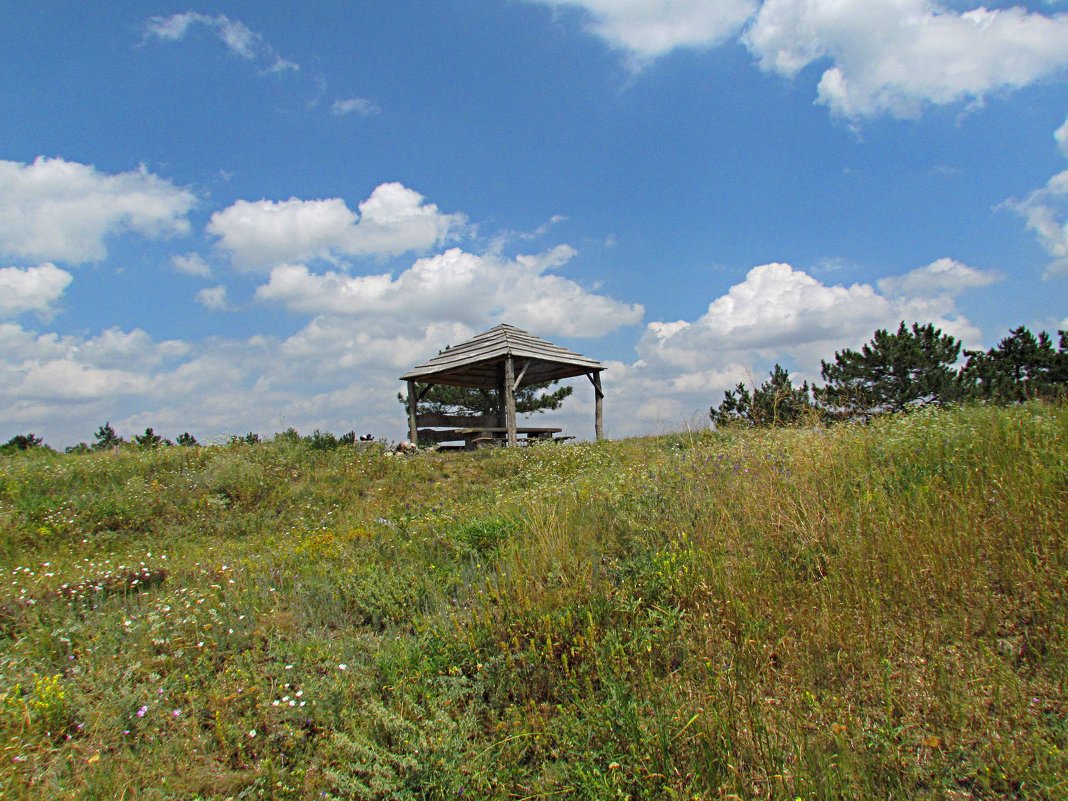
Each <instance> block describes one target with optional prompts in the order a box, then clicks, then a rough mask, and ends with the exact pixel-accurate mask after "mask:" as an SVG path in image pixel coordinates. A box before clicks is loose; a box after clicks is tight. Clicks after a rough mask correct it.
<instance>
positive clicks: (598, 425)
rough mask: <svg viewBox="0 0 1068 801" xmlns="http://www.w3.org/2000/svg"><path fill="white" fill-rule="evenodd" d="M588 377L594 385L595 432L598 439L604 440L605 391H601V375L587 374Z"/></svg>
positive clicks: (597, 373)
mask: <svg viewBox="0 0 1068 801" xmlns="http://www.w3.org/2000/svg"><path fill="white" fill-rule="evenodd" d="M586 377H587V378H589V379H590V383H591V384H593V396H594V406H593V430H594V435H595V436H596V437H597V439H604V390H602V389H601V374H600V373H599V372H596V373H586Z"/></svg>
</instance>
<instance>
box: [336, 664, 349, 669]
mask: <svg viewBox="0 0 1068 801" xmlns="http://www.w3.org/2000/svg"><path fill="white" fill-rule="evenodd" d="M337 669H338V670H348V669H349V666H348V665H346V664H344V663H342V664H340V665H338V666H337Z"/></svg>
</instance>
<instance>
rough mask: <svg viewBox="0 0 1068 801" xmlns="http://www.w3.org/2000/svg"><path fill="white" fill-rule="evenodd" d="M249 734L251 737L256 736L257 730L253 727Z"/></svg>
mask: <svg viewBox="0 0 1068 801" xmlns="http://www.w3.org/2000/svg"><path fill="white" fill-rule="evenodd" d="M248 736H249V737H255V736H256V730H255V729H252V730H251V731H249V733H248Z"/></svg>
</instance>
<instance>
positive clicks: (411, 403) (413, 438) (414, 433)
mask: <svg viewBox="0 0 1068 801" xmlns="http://www.w3.org/2000/svg"><path fill="white" fill-rule="evenodd" d="M418 406H419V398H418V397H417V396H416V394H415V382H414V381H409V382H408V441H409V442H410V443H412V444H413V445H418V444H419V429H418V428H417V427H416V426H417V425H418V424H417V422H416V419H415V410H416V408H417V407H418Z"/></svg>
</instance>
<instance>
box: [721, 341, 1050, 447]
mask: <svg viewBox="0 0 1068 801" xmlns="http://www.w3.org/2000/svg"><path fill="white" fill-rule="evenodd" d="M1057 333H1058V336H1059V342H1058V346H1057V347H1056V348H1055V347H1054V345H1053V340H1052V338H1051V337H1050V336H1049V335H1048V334H1047V333H1046V332H1045V331H1042V332H1040V333H1039V334H1038V336H1035V335H1034V334H1033V333H1031V331H1029V330H1028V329H1027V327H1026V326H1020V327H1018V328H1015V329H1013V330H1012V331H1011V332H1010V333H1009V336H1007V337H1006V338H1005V339H1003V340H1001V341H1000V342H999V343H998V344H997V345H996V346H995V347H993V348H990V349H989V350H986V351H983V350H965V351H964V357H965V361H964V362H963V364H960V365H959V366H958V363H959V361H960V355H961V343H960V341H959V340H957V339H955V338H954V337H952V336H950V335H949V334H944V333H942V331H941V330H940V329H938V328H936V327H935V326H934V325H932V324H927V325H920V324H919V323H913V324H912V326H911V327H908V326H906V325H905V323H904V321H902V322H901V325H900V326H898V329H897V331H896V332H891V331H887V330H885V329H879V330H878V331H876V332H875V335H874V336H873V337H872V339H871V340H870V341H869V342H868V343H867V344H865V345H864V346H863V347H862V348H861V349H860V350H851V349H846V350H841V351H837V352H836V353H835V354H834V360H833V361H822V362H821V370H820V374H821V376H822V378H823V381H824V382H825V383H824V384H823V386H810V385H809V383H808V382H807V381H806V382H804V383H803V384H802V385H801V386H799V387H795V386H794V385H793V382H792V381H791V380H790V374H789V372H788V371H787V370H786V369H784V368H783V367H782V366H781V365H778V364H776V365H775V367H774V368H773V369H772V371H771V374H770V376H769V378H768V380H767V381H765V382H763V383H762V384H760V385H759V386H756V387H754V388H753V389H752V390H750V389H749V388H748V387H746V385H745V384H744V383H739V384H738V385H737V386H736V387H735V388H734V389H732V390H728V391H727V392H725V393H724V398H723V401H722V402H721V403H720V404H719V406H713V407H711V408H710V409H709V416H710V418H711V419H712V422H713V423H715V424H716V425H717V426H720V425H730V424H734V425H739V424H740V425H750V426H776V425H791V424H796V423H799V422H803V421H806V420H813V421H816V420H820V421H834V420H867V419H870V418H871V417H873V416H875V415H879V414H886V413H892V412H902V411H906V410H908V409H913V408H917V407H919V406H926V405H931V404H935V405H944V404H947V403H960V402H968V401H973V402H986V403H996V404H1011V403H1020V402H1022V401H1025V400H1032V399H1043V400H1056V399H1063V398H1065V396H1066V395H1068V332H1066V331H1058V332H1057Z"/></svg>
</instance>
